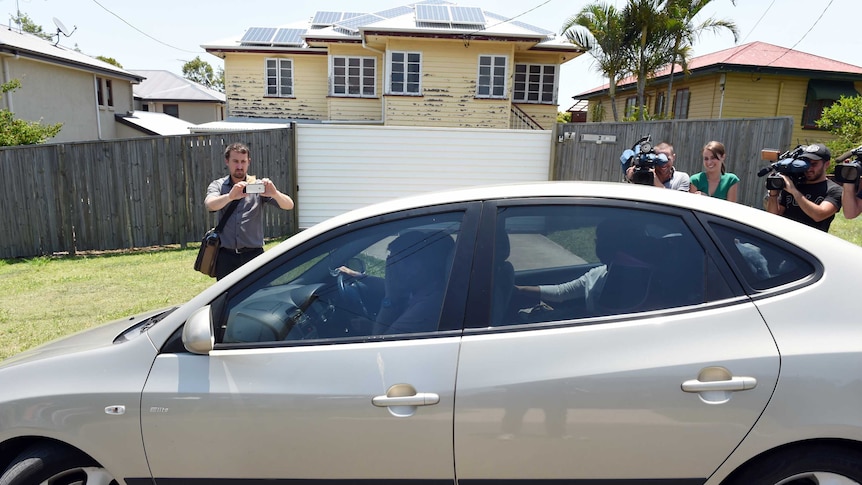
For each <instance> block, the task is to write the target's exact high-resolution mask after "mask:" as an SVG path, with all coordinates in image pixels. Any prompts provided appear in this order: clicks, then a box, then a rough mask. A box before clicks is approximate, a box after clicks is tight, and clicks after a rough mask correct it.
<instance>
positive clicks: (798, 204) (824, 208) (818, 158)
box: [766, 143, 841, 232]
mask: <svg viewBox="0 0 862 485" xmlns="http://www.w3.org/2000/svg"><path fill="white" fill-rule="evenodd" d="M797 158H799V159H802V160H805V161H807V162H808V170H806V171H805V173H804V177H803V178H802V179H800V180H801V183H800V184H799V185H798V186H797V185H796V184H794V183H793V179H791V178H790V177H788V176H787V175H785V174H779V175H780V176H781V178H782V179H783V180H784V189H782V190H780V191H779V190H770V191H769V196H768V198H767V201H766V210H767V211H769V212H771V213H773V214H778V215H780V216H784V217H786V218H788V219H791V220H794V221H797V222H801V223H803V224H807V225H809V226H811V227H815V228H817V229H820V230H821V231H824V232H828V231H829V225H830V224H832V220H833V219H834V218H835V213H836V212H838V210H840V209H841V187H840V186H839V185H838V184H836V183H835V182H833V181H831V180H829V179H827V178H826V166H827V165H828V164H829V160H830V159H831V158H832V154H831V153H830V152H829V149H828V148H826V146H825V145H823V144H820V143H814V144H812V145H808V146H807V147H804V149H803V150H802V153H801V154H800V155H799V156H798V157H797Z"/></svg>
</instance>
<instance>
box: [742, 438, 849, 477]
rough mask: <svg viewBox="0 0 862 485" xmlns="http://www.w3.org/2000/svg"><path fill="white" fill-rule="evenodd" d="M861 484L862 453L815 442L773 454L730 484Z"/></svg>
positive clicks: (743, 470) (750, 466) (754, 464)
mask: <svg viewBox="0 0 862 485" xmlns="http://www.w3.org/2000/svg"><path fill="white" fill-rule="evenodd" d="M819 483H829V484H835V485H853V484H860V483H862V455H860V454H859V453H854V452H852V451H850V450H848V449H846V448H843V447H840V446H837V445H831V444H830V445H821V444H814V445H810V446H805V447H799V448H794V449H790V450H787V451H780V452H777V453H773V454H771V455H769V456H767V457H764V458H763V459H760V460H757V461H755V462H754V463H751V464H749V465H747V466H746V467H745V468H742V469H740V471H739V473H738V474H736V475H735V476H733V477H732V479H731V480H730V481H729V482H728V485H816V484H819Z"/></svg>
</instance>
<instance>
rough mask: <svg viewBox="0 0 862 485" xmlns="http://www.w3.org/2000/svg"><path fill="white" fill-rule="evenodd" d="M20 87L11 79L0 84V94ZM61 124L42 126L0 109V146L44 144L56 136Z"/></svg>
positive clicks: (19, 84)
mask: <svg viewBox="0 0 862 485" xmlns="http://www.w3.org/2000/svg"><path fill="white" fill-rule="evenodd" d="M20 87H21V82H20V81H19V80H17V79H13V80H11V81H9V82H7V83H4V84H0V92H2V93H8V92H9V91H14V90H16V89H18V88H20ZM62 127H63V124H62V123H57V124H55V125H43V124H42V123H41V122H39V121H25V120H21V119H16V118H15V114H14V113H12V112H11V111H9V110H8V109H0V146H16V145H36V144H39V143H45V142H46V141H48V139H49V138H53V137H55V136H57V133H60V129H61V128H62Z"/></svg>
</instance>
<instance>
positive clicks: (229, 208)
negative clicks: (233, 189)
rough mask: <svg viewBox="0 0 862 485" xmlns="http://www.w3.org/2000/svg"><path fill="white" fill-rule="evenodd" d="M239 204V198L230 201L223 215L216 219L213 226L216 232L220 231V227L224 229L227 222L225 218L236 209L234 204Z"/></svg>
mask: <svg viewBox="0 0 862 485" xmlns="http://www.w3.org/2000/svg"><path fill="white" fill-rule="evenodd" d="M238 205H239V200H235V201H233V202H231V203H230V204H229V205H228V206H227V209H225V211H224V215H222V216H221V219H219V221H218V225H217V226H216V228H215V232H216V234H218V233H220V232H221V230H222V229H224V226H225V224H227V220H228V219H229V218H230V215H231V214H233V211H234V210H235V209H236V206H238Z"/></svg>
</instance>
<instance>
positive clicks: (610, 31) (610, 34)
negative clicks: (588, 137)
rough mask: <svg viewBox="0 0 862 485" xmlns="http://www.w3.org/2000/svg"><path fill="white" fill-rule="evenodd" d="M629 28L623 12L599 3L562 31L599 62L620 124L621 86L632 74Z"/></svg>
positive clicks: (591, 5) (583, 12) (613, 109)
mask: <svg viewBox="0 0 862 485" xmlns="http://www.w3.org/2000/svg"><path fill="white" fill-rule="evenodd" d="M625 25H626V24H625V20H624V18H623V15H622V12H620V11H619V10H617V9H616V8H615V7H614V6H613V5H609V4H606V3H603V2H597V3H593V4H590V5H587V6H586V7H584V8H583V9H581V11H580V12H579V13H578V14H577V15H575V16H573V17H571V18H569V19H568V20H567V21H566V23H565V24H563V29H562V30H563V32H564V34H565V36H566V38H567V39H568V40H569V42H571V43H572V44H574V45H576V46H578V47H579V48H581V49H583V50H585V51H587V52H589V53H590V55H592V56H593V58H594V59H595V60H596V66H597V69H598V71H599V72H601V73H604V75H605V76H607V78H608V95H609V96H610V98H611V111H612V112H613V116H614V121H619V114H618V113H617V105H616V89H617V83H618V82H619V81H620V79H622V78H624V77H625V76H627V75H628V74H629V73H630V69H629V63H628V59H627V57H626V27H625Z"/></svg>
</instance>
